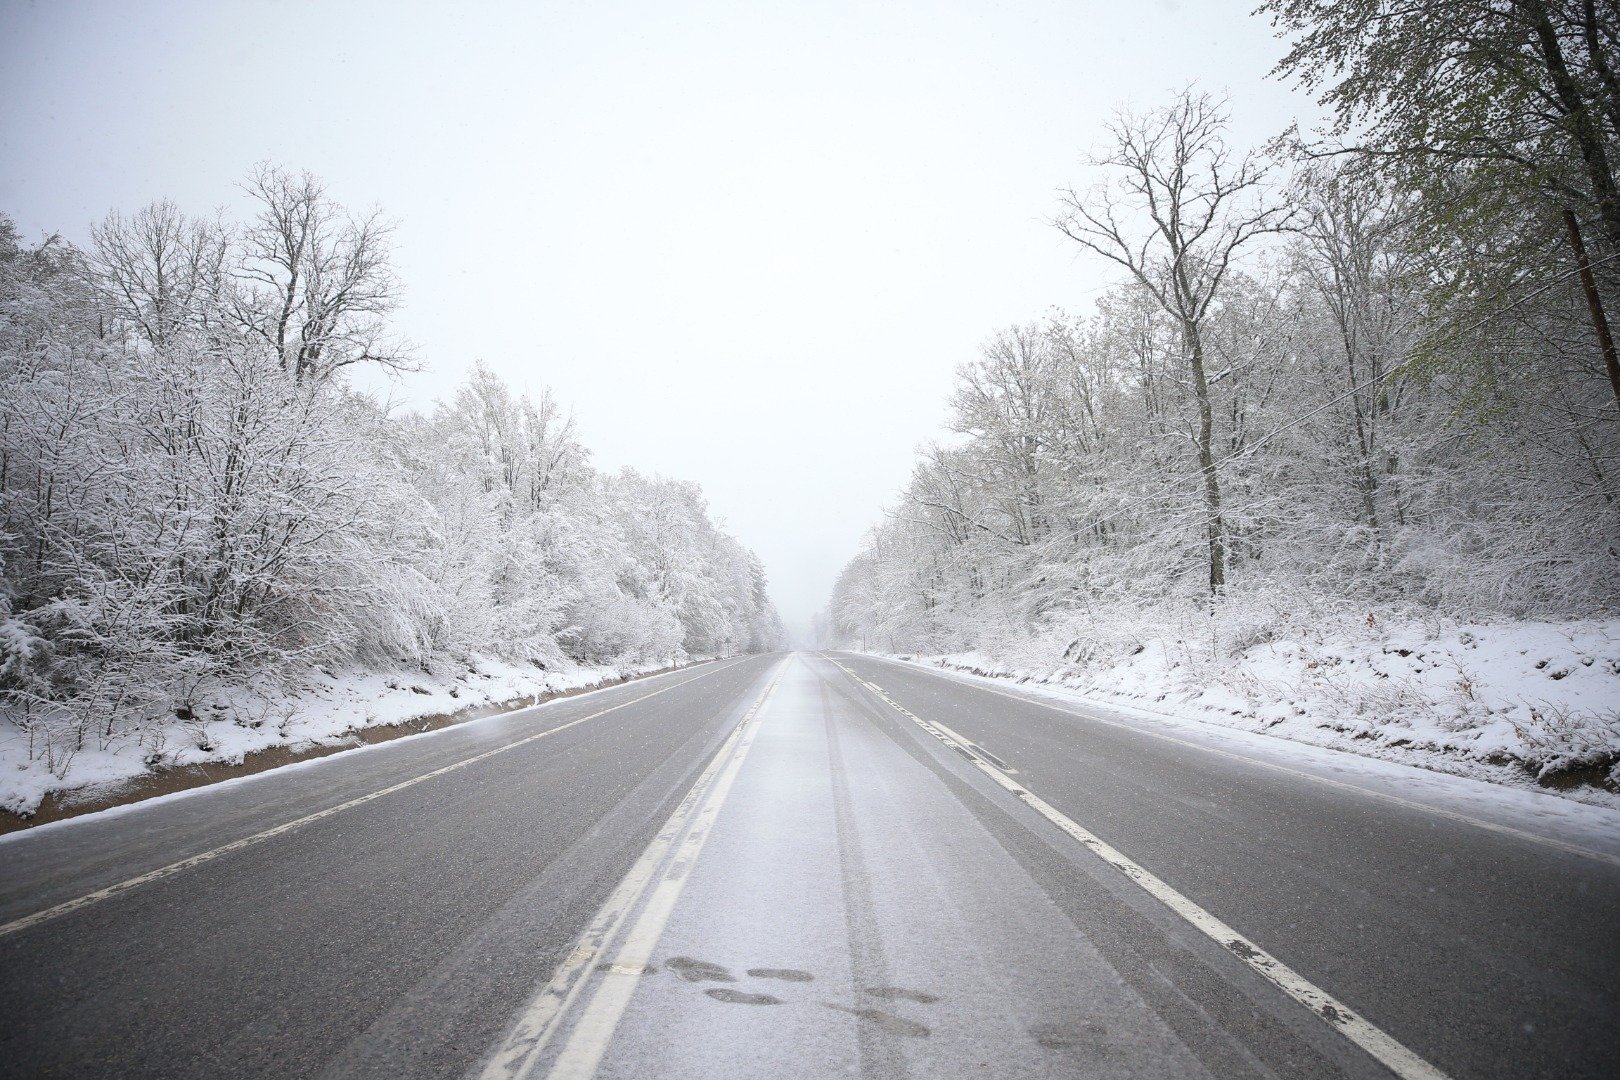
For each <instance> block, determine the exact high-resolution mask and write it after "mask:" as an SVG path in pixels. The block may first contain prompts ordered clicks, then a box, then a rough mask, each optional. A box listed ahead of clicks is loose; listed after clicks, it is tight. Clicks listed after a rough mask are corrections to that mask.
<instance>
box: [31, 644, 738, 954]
mask: <svg viewBox="0 0 1620 1080" xmlns="http://www.w3.org/2000/svg"><path fill="white" fill-rule="evenodd" d="M735 666H736V665H735V664H728V665H727V667H728V668H729V667H735ZM723 670H726V669H725V668H714V669H711V670H709V671H705V672H702V673H701V674H698V675H694V676H692V677H691V678H690V679H682V680H681V681H680V682H676V683H671V684H670V685H668V686H664V687H661V688H659V689H657V690H654V691H653V692H652V693H650V694H642V695H641V696H640V697H635V698H631V699H630V700H629V701H621V702H619V703H618V704H617V705H610V706H608V707H607V708H605V709H600V710H598V711H596V712H594V713H591V714H590V715H588V716H581V717H580V718H578V719H577V720H570V721H568V722H567V723H566V724H559V725H557V726H556V727H554V728H547V729H546V730H545V731H540V732H536V733H535V734H533V735H527V736H525V737H523V738H521V739H517V740H515V741H513V742H509V743H503V744H502V745H500V746H497V747H495V748H494V749H493V750H486V751H484V752H483V753H480V754H474V755H473V756H472V757H468V758H462V759H461V760H460V761H454V762H451V763H450V764H449V765H444V766H441V767H440V768H437V769H433V770H431V771H430V772H425V773H422V774H420V775H418V776H413V777H411V778H410V779H409V780H402V781H400V782H399V783H397V784H390V785H389V786H387V787H385V788H379V789H377V790H376V791H372V792H368V793H367V794H365V795H361V796H359V797H357V798H353V799H349V800H347V801H345V802H341V803H338V804H337V805H335V806H328V807H327V808H326V809H324V810H317V811H316V812H315V813H313V814H305V815H304V816H303V817H300V818H294V819H293V820H292V821H284V822H282V823H281V824H280V825H276V826H273V827H271V828H268V829H265V830H264V831H262V832H256V833H253V834H252V835H250V836H244V837H241V838H239V839H236V840H232V841H231V842H230V843H228V844H222V845H220V846H219V847H216V848H210V849H209V850H208V851H204V852H201V853H199V854H196V855H192V856H190V857H189V858H185V859H181V860H180V861H179V862H172V863H169V864H168V865H167V866H160V867H158V868H157V869H156V870H148V871H147V872H146V873H144V874H139V875H137V876H135V877H132V878H126V879H125V880H123V881H120V882H117V883H116V884H113V885H108V886H107V887H106V888H102V889H97V890H96V891H94V892H90V893H85V894H84V895H83V896H78V897H75V898H74V899H72V900H66V901H63V902H62V903H60V904H55V905H53V906H51V907H48V908H43V909H41V910H39V911H36V912H34V913H33V914H31V915H24V916H23V917H22V918H20V919H14V920H12V921H11V922H8V923H4V924H0V937H5V936H6V935H8V934H13V933H16V932H17V931H19V930H26V929H28V928H29V927H31V926H38V925H39V924H40V923H43V922H48V921H50V920H51V919H54V918H57V917H58V916H61V915H66V914H68V913H69V912H73V911H78V910H79V909H80V908H86V907H89V906H90V905H91V904H95V903H98V902H100V901H102V900H106V899H108V898H109V897H113V896H117V895H118V894H120V893H125V892H128V891H130V890H131V889H135V888H138V887H140V886H142V885H146V884H149V883H150V882H153V881H160V880H162V879H163V878H166V877H172V876H174V875H175V874H178V873H180V872H181V871H182V870H189V869H191V868H192V867H194V866H200V865H202V864H203V863H207V862H212V861H213V860H215V859H217V858H219V857H220V856H221V855H229V854H230V853H231V852H233V851H241V850H242V849H243V848H247V847H252V846H254V845H255V844H259V843H262V842H263V841H265V840H269V839H272V838H274V837H277V836H280V835H282V834H283V833H287V832H291V831H292V830H294V829H296V828H299V827H300V826H303V825H308V824H310V823H311V822H315V821H320V820H321V819H322V818H329V817H332V816H333V815H334V814H341V813H342V812H343V811H345V810H352V809H354V808H355V807H357V806H363V805H365V804H366V803H368V802H371V801H372V800H373V799H380V798H382V797H383V796H384V795H392V794H393V793H394V792H397V791H404V790H405V789H406V788H409V787H414V786H416V785H417V784H420V783H422V782H423V781H424V780H432V779H433V778H435V777H438V776H443V775H445V774H446V773H451V772H455V771H456V770H458V769H465V768H466V767H467V766H469V765H476V764H477V763H478V762H480V761H485V760H487V759H489V758H492V757H494V756H495V755H497V754H504V753H505V752H506V751H508V750H515V749H516V748H518V747H520V746H526V745H528V744H529V743H532V742H535V741H537V740H539V739H544V738H545V737H546V736H548V735H555V734H557V733H558V732H559V731H567V730H568V729H569V728H571V727H575V726H577V725H579V724H583V723H585V721H587V720H595V719H596V718H597V717H599V716H606V715H607V714H608V713H610V712H617V711H618V710H619V709H623V708H625V707H627V706H630V705H634V704H636V703H637V702H639V701H646V700H647V699H648V698H652V697H657V696H658V695H659V694H663V693H667V692H668V691H670V690H674V689H675V688H677V687H680V686H685V685H686V684H687V683H693V682H697V681H698V680H699V679H703V678H707V677H708V676H710V675H712V674H714V673H715V671H723ZM671 674H673V672H672V673H671ZM603 689H612V688H611V687H604V688H603ZM575 696H579V695H575ZM532 707H533V706H531V708H532Z"/></svg>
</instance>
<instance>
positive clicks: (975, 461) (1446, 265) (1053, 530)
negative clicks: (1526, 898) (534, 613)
mask: <svg viewBox="0 0 1620 1080" xmlns="http://www.w3.org/2000/svg"><path fill="white" fill-rule="evenodd" d="M1262 11H1263V12H1265V13H1267V14H1269V15H1270V16H1272V18H1273V19H1274V22H1275V25H1276V26H1277V28H1278V30H1279V32H1280V33H1282V34H1284V35H1286V36H1287V37H1288V39H1289V41H1290V45H1291V49H1290V51H1289V53H1288V55H1287V57H1286V58H1285V59H1284V60H1283V61H1282V63H1281V64H1280V65H1279V71H1278V74H1279V75H1282V76H1291V77H1293V78H1295V79H1296V80H1297V81H1298V82H1300V83H1301V84H1303V86H1304V88H1305V89H1307V90H1309V91H1312V92H1315V93H1317V94H1319V95H1321V100H1322V102H1323V104H1324V105H1325V106H1327V107H1328V108H1329V109H1330V110H1331V111H1332V114H1333V115H1334V117H1335V118H1336V120H1335V122H1334V124H1333V125H1332V127H1331V129H1330V130H1327V131H1323V132H1316V133H1311V134H1308V135H1307V134H1302V133H1300V132H1298V131H1290V132H1287V133H1284V134H1282V135H1281V136H1279V138H1278V139H1277V140H1276V141H1275V142H1273V143H1272V144H1270V145H1269V146H1266V147H1255V148H1248V147H1241V146H1234V145H1232V143H1231V141H1230V137H1229V124H1228V110H1227V106H1226V105H1225V103H1223V102H1222V101H1220V100H1219V99H1217V98H1214V97H1211V96H1209V95H1207V94H1204V93H1201V92H1199V91H1198V90H1196V89H1189V90H1188V91H1186V92H1184V93H1182V94H1180V95H1179V96H1177V97H1175V98H1174V99H1173V100H1171V101H1169V102H1168V103H1166V104H1164V105H1163V106H1161V107H1159V108H1155V109H1151V110H1148V111H1145V112H1121V113H1120V114H1119V115H1118V116H1117V117H1116V118H1115V120H1114V122H1113V124H1112V126H1111V129H1110V136H1109V138H1108V140H1107V141H1106V142H1105V143H1104V145H1102V146H1101V147H1100V148H1099V149H1098V150H1097V151H1096V152H1095V153H1094V155H1093V159H1092V168H1091V170H1090V173H1089V175H1087V176H1085V177H1084V178H1082V180H1081V182H1079V183H1077V184H1076V185H1075V186H1074V187H1072V188H1069V189H1067V190H1065V191H1063V193H1062V195H1061V197H1060V199H1059V201H1058V204H1057V205H1056V207H1055V208H1054V209H1053V212H1052V224H1053V225H1054V227H1055V228H1056V229H1058V230H1061V232H1062V234H1063V235H1065V236H1066V237H1067V238H1068V239H1069V240H1071V241H1072V242H1073V243H1074V245H1075V250H1076V252H1077V254H1079V255H1081V256H1083V257H1087V258H1090V259H1094V260H1100V261H1101V263H1102V264H1103V265H1108V266H1111V267H1113V268H1114V269H1115V270H1116V271H1117V273H1118V279H1119V284H1118V286H1117V287H1116V288H1115V289H1113V291H1111V292H1109V293H1108V294H1106V295H1104V296H1102V297H1101V298H1100V299H1098V300H1097V301H1096V302H1095V304H1093V305H1091V306H1089V307H1088V308H1086V309H1084V310H1081V311H1074V312H1065V311H1052V312H1049V313H1047V314H1046V315H1045V316H1043V317H1040V318H1036V319H1032V320H1031V321H1030V322H1028V323H1025V324H1022V325H1018V326H1012V327H1008V328H1006V329H1003V330H1001V331H998V332H996V333H994V334H992V335H991V336H990V338H989V339H988V340H987V341H986V342H985V343H984V345H983V347H982V348H981V350H980V354H979V356H978V358H977V359H975V360H973V361H971V362H969V363H967V364H964V365H963V366H962V367H961V369H960V372H959V374H958V378H957V382H956V389H955V393H954V396H953V398H952V400H951V402H950V412H949V421H948V427H949V430H950V432H951V434H950V436H949V437H947V438H945V439H943V440H941V441H940V442H939V443H938V444H937V445H934V446H930V447H928V448H926V450H925V451H924V452H923V453H922V455H921V459H920V460H919V461H918V463H917V465H916V468H915V472H914V474H913V478H912V481H911V483H910V486H909V487H908V489H907V490H906V491H905V493H904V495H903V496H902V498H901V499H900V501H899V503H898V505H896V506H895V507H894V508H893V509H892V511H891V512H890V513H889V514H888V516H887V517H886V518H885V520H884V521H883V522H882V523H881V524H880V525H879V526H878V527H877V528H875V529H874V530H873V532H872V533H871V535H870V538H869V540H868V542H867V544H866V546H865V549H864V550H863V551H862V552H861V553H860V554H859V555H858V556H857V557H856V558H855V559H854V560H853V561H851V562H850V563H849V565H848V567H847V568H846V569H845V571H844V573H843V575H842V577H841V578H840V580H839V582H838V584H837V587H836V590H835V594H834V596H833V599H832V603H831V608H830V611H829V622H828V625H827V626H826V627H825V628H824V629H825V632H826V637H827V638H828V639H829V640H834V641H837V642H840V643H843V644H847V645H851V646H855V647H860V648H866V649H871V650H875V651H883V652H890V653H909V654H924V655H934V656H944V655H957V656H959V657H960V658H961V662H962V663H964V664H966V665H967V666H972V667H975V668H980V669H984V670H1003V671H1016V672H1019V673H1021V674H1023V675H1025V676H1029V677H1036V678H1055V679H1061V680H1063V681H1065V682H1068V683H1070V684H1072V685H1075V686H1079V687H1082V688H1090V689H1100V690H1101V689H1105V690H1106V691H1107V692H1109V693H1116V692H1127V693H1129V694H1130V695H1131V696H1138V697H1139V696H1143V695H1148V694H1153V693H1158V694H1163V695H1174V696H1177V697H1180V698H1185V697H1192V696H1199V695H1202V694H1203V693H1205V692H1206V691H1209V690H1213V689H1215V688H1219V687H1225V689H1226V691H1228V692H1235V691H1234V687H1236V688H1239V689H1241V690H1242V691H1243V693H1244V695H1245V696H1244V699H1243V700H1244V702H1245V704H1240V705H1239V707H1238V708H1237V709H1236V710H1229V709H1221V710H1217V711H1222V712H1227V713H1230V712H1233V711H1236V712H1238V713H1245V712H1247V713H1249V714H1251V716H1250V718H1251V719H1255V718H1256V714H1257V713H1258V712H1261V711H1264V710H1265V709H1266V708H1267V707H1268V705H1269V704H1275V703H1276V702H1278V701H1281V702H1288V703H1309V705H1308V708H1307V707H1306V705H1305V704H1301V713H1302V714H1305V713H1308V714H1309V718H1310V723H1311V726H1312V727H1313V728H1316V729H1320V730H1329V731H1331V730H1341V731H1342V730H1348V728H1347V725H1357V726H1358V727H1357V730H1360V731H1362V732H1363V734H1364V736H1365V740H1364V741H1371V742H1380V743H1385V744H1393V743H1399V744H1400V745H1409V744H1411V743H1412V742H1414V736H1413V733H1412V732H1411V731H1410V730H1406V729H1409V728H1410V727H1411V726H1412V725H1413V724H1414V723H1417V724H1418V726H1419V727H1420V728H1421V729H1422V734H1421V737H1419V738H1416V741H1420V742H1424V743H1426V744H1428V745H1430V746H1431V747H1433V748H1434V749H1436V751H1437V752H1442V753H1448V754H1451V753H1466V752H1467V750H1466V746H1467V744H1469V743H1470V742H1478V746H1479V753H1480V755H1481V756H1482V757H1486V756H1490V757H1493V758H1507V759H1513V760H1517V761H1519V762H1520V763H1521V764H1523V765H1524V767H1525V768H1527V769H1528V770H1530V771H1531V772H1532V773H1534V774H1536V775H1546V776H1549V777H1551V776H1560V775H1561V776H1568V775H1574V774H1576V773H1579V774H1580V775H1584V776H1588V777H1590V778H1592V779H1594V780H1595V782H1597V783H1599V784H1606V785H1608V786H1610V787H1611V788H1613V789H1614V790H1620V771H1611V770H1614V769H1617V768H1620V666H1617V664H1616V662H1615V657H1616V656H1617V655H1620V652H1617V650H1616V649H1615V648H1613V643H1614V642H1615V641H1616V640H1617V639H1620V619H1617V618H1616V613H1617V611H1620V501H1617V499H1620V361H1617V357H1616V347H1615V330H1614V319H1615V317H1616V313H1617V312H1620V194H1617V192H1620V187H1617V171H1616V169H1617V163H1620V80H1617V76H1616V72H1617V70H1620V14H1617V11H1616V9H1615V8H1614V7H1613V6H1612V5H1602V4H1598V5H1594V4H1592V3H1591V2H1589V0H1587V2H1580V0H1505V2H1491V3H1486V2H1481V0H1464V2H1457V3H1440V4H1418V5H1394V6H1392V5H1388V4H1384V3H1380V2H1376V0H1363V2H1354V3H1341V2H1333V3H1326V2H1315V0H1272V2H1271V3H1268V4H1266V5H1264V7H1263V8H1262ZM1055 179H1056V178H1055ZM1471 624H1472V625H1473V626H1474V629H1473V630H1472V631H1468V630H1467V629H1466V628H1467V627H1468V626H1469V625H1471ZM1481 626H1490V627H1495V628H1496V629H1494V630H1492V631H1491V634H1490V636H1491V638H1492V640H1493V642H1494V643H1496V645H1497V646H1501V647H1505V646H1503V643H1504V641H1505V642H1508V643H1510V644H1511V642H1513V641H1517V640H1519V639H1520V638H1522V639H1523V640H1522V644H1523V648H1522V649H1520V648H1518V647H1517V646H1514V647H1512V648H1509V649H1508V651H1509V652H1510V653H1512V654H1513V655H1514V656H1523V657H1527V658H1528V659H1527V660H1526V662H1525V664H1523V665H1513V666H1511V672H1510V673H1504V672H1503V670H1502V668H1501V667H1500V666H1497V667H1496V669H1495V670H1492V668H1491V667H1490V666H1480V667H1479V668H1478V669H1477V670H1473V669H1470V668H1469V667H1468V663H1467V661H1468V657H1469V652H1470V650H1468V649H1467V648H1466V647H1465V643H1464V644H1459V642H1461V640H1462V638H1464V637H1468V636H1470V635H1474V636H1477V635H1478V634H1479V633H1480V632H1481V631H1480V629H1479V627H1481ZM1513 626H1517V627H1518V628H1519V629H1518V630H1514V629H1512V627H1513ZM1560 628H1563V630H1561V629H1560ZM1515 635H1517V636H1515ZM1559 641H1567V642H1568V643H1569V644H1568V647H1567V648H1559V647H1557V643H1558V642H1559ZM1386 646H1387V647H1388V650H1389V651H1391V652H1393V651H1395V650H1402V652H1401V655H1402V656H1406V655H1411V654H1413V653H1414V652H1415V653H1425V652H1426V653H1429V654H1433V655H1436V656H1439V655H1441V654H1446V655H1449V654H1450V653H1452V652H1455V653H1456V654H1457V659H1458V660H1459V662H1461V663H1462V669H1460V670H1459V671H1458V672H1457V673H1456V674H1455V675H1454V676H1453V677H1451V678H1449V679H1448V680H1444V682H1445V685H1444V686H1440V685H1439V683H1438V682H1437V681H1436V679H1435V678H1432V677H1429V676H1424V677H1423V678H1422V679H1419V680H1418V681H1415V682H1414V681H1412V680H1413V679H1416V678H1417V677H1416V676H1415V675H1411V676H1410V678H1409V675H1410V673H1405V672H1399V671H1384V672H1382V673H1381V674H1380V673H1378V672H1373V673H1372V674H1370V675H1368V676H1367V679H1366V680H1360V679H1359V677H1357V681H1356V682H1355V685H1353V686H1352V685H1350V684H1349V683H1346V684H1345V685H1344V686H1343V687H1340V688H1339V689H1338V690H1333V689H1332V688H1331V687H1330V686H1329V684H1331V683H1333V679H1334V674H1335V672H1338V673H1339V674H1341V675H1342V674H1343V673H1344V672H1346V671H1349V670H1350V669H1349V668H1347V667H1346V668H1341V667H1338V666H1337V665H1335V664H1325V662H1324V661H1323V659H1322V658H1323V657H1326V656H1331V655H1337V654H1345V655H1348V654H1354V655H1355V656H1356V657H1362V658H1375V657H1379V656H1383V655H1384V651H1383V650H1385V647H1386ZM1532 653H1534V655H1531V654H1532ZM1296 660H1297V663H1296ZM1369 662H1371V661H1369ZM1144 665H1146V666H1144ZM1373 666H1374V667H1376V664H1374V665H1373ZM1521 667H1522V668H1524V670H1523V671H1521V670H1519V669H1520V668H1521ZM1149 668H1151V670H1149ZM1296 668H1297V671H1296V670H1295V669H1296ZM1572 670H1578V671H1580V672H1582V673H1583V677H1582V678H1580V679H1574V680H1566V679H1565V678H1564V676H1563V675H1560V674H1556V673H1560V672H1562V673H1564V674H1566V675H1567V674H1568V673H1569V672H1570V671H1572ZM1594 671H1595V672H1597V674H1596V675H1595V676H1592V678H1597V679H1598V681H1599V682H1600V683H1601V684H1602V685H1594V684H1592V683H1591V679H1590V678H1587V677H1585V675H1586V674H1589V673H1591V672H1594ZM1290 673H1292V674H1290ZM1284 675H1287V676H1288V677H1287V678H1284V677H1283V676H1284ZM1296 676H1297V677H1296ZM1493 678H1498V679H1499V681H1500V679H1507V680H1508V682H1510V683H1511V685H1512V688H1513V689H1512V692H1511V694H1509V693H1508V691H1507V690H1505V689H1502V687H1499V688H1498V690H1499V691H1500V692H1499V693H1497V694H1496V696H1495V698H1492V697H1491V694H1489V693H1486V694H1485V695H1484V698H1485V699H1490V700H1496V699H1497V698H1500V699H1501V700H1500V701H1498V702H1497V704H1496V705H1494V706H1490V707H1487V706H1484V705H1477V707H1476V703H1477V702H1478V701H1479V700H1482V698H1481V697H1480V694H1479V688H1480V686H1481V685H1488V684H1489V683H1490V681H1491V680H1492V679H1493ZM1268 680H1269V682H1268V684H1267V686H1265V687H1260V683H1261V682H1267V681H1268ZM1392 680H1393V681H1392ZM1341 681H1343V680H1341ZM1308 682H1309V683H1311V684H1312V685H1311V686H1306V685H1305V684H1306V683H1308ZM1362 682H1367V683H1368V685H1367V686H1363V685H1362ZM1532 682H1533V683H1534V684H1535V685H1533V686H1532V685H1531V683H1532ZM1150 684H1152V685H1150ZM1420 684H1421V685H1420ZM1577 684H1578V685H1579V686H1580V687H1581V688H1582V689H1581V691H1580V694H1579V700H1576V699H1574V698H1570V697H1569V694H1570V693H1572V692H1573V691H1572V690H1571V688H1572V687H1575V686H1576V685H1577ZM1378 685H1383V686H1385V687H1386V688H1391V687H1396V688H1398V687H1404V688H1406V689H1407V690H1409V691H1410V692H1409V693H1407V694H1406V695H1405V696H1404V697H1402V698H1401V701H1400V703H1399V704H1398V705H1391V706H1389V707H1387V708H1386V707H1384V706H1382V705H1380V704H1378V701H1377V700H1375V699H1376V698H1377V695H1376V694H1375V693H1373V692H1372V688H1373V687H1375V686H1378ZM1503 685H1504V686H1506V685H1507V684H1506V683H1504V684H1503ZM1154 687H1156V688H1157V689H1156V690H1155V689H1154ZM1324 687H1328V688H1327V689H1324ZM1504 695H1507V696H1504ZM1385 696H1386V697H1387V696H1388V695H1387V694H1386V695H1385ZM1510 698H1511V700H1509V699H1510ZM1268 699H1274V700H1268ZM1290 707H1291V706H1290ZM1504 710H1506V711H1505V712H1504ZM1499 714H1500V715H1499ZM1496 720H1501V721H1502V723H1499V724H1497V726H1496V727H1495V728H1493V734H1492V735H1491V736H1490V737H1488V738H1483V739H1482V740H1481V738H1480V737H1479V733H1480V732H1481V731H1482V730H1483V727H1484V726H1489V725H1490V724H1492V723H1495V722H1496ZM1257 722H1258V721H1257ZM1290 723H1292V721H1290ZM1372 728H1376V729H1378V730H1377V732H1376V733H1372V734H1369V733H1368V732H1369V731H1370V729H1372ZM1549 770H1550V771H1549Z"/></svg>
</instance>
